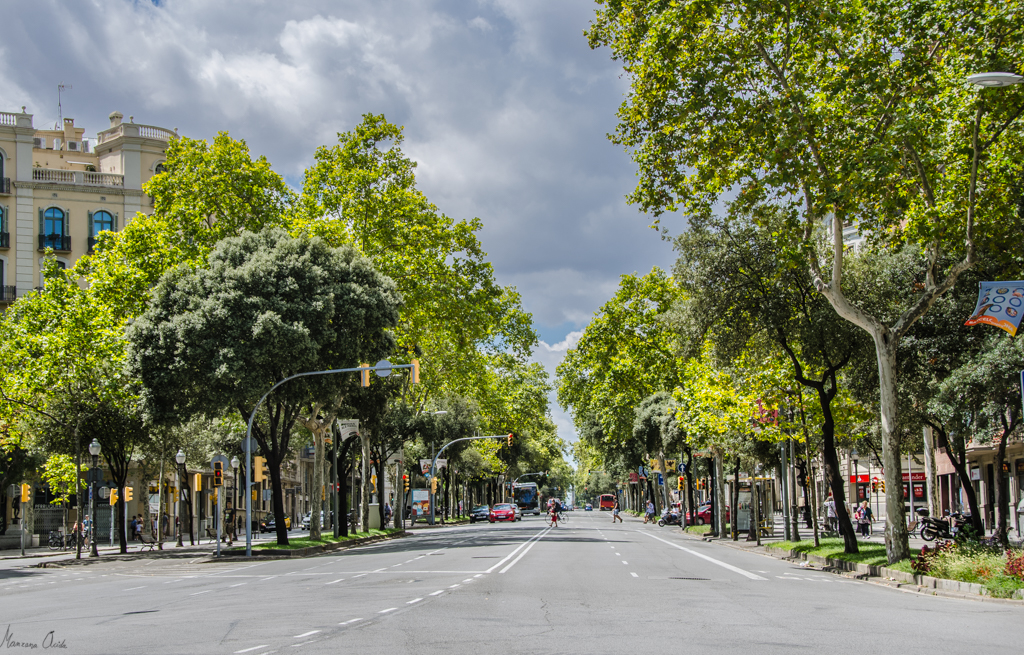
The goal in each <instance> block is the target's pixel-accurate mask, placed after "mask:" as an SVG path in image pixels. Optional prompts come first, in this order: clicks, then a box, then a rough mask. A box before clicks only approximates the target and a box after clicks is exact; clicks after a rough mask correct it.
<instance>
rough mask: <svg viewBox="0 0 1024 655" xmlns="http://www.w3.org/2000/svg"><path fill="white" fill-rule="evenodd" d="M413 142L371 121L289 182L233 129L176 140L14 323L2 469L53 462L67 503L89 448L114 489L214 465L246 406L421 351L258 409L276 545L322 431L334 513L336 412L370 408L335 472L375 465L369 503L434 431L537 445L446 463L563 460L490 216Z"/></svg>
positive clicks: (6, 344) (233, 440) (532, 338)
mask: <svg viewBox="0 0 1024 655" xmlns="http://www.w3.org/2000/svg"><path fill="white" fill-rule="evenodd" d="M401 143H402V133H401V129H400V128H399V127H397V126H395V125H392V124H390V123H388V122H387V121H386V120H385V119H384V117H383V116H374V115H366V116H364V119H363V121H362V123H361V124H360V125H358V126H357V127H356V128H355V129H354V130H352V131H351V132H346V133H342V134H339V141H338V144H337V145H335V146H333V147H322V148H320V149H318V150H317V151H316V154H315V157H314V164H313V165H312V166H311V167H310V168H309V169H308V170H307V171H306V174H305V176H304V178H303V183H302V188H301V190H300V191H295V190H293V189H291V188H290V187H289V186H288V185H287V184H285V182H284V180H283V179H282V178H281V177H280V176H279V175H278V174H277V173H275V172H274V171H273V170H272V168H271V167H270V164H269V162H268V161H267V160H266V159H265V158H262V157H261V158H256V159H254V158H252V157H251V156H250V154H249V151H248V149H247V147H246V145H245V143H244V142H242V141H237V140H233V139H231V138H230V137H229V136H228V135H227V134H226V133H222V134H220V135H218V136H217V137H216V138H215V139H214V140H213V141H212V142H211V143H207V142H205V141H197V140H191V139H187V138H180V139H179V138H176V139H173V140H172V141H171V142H170V144H169V145H168V149H167V153H166V157H167V158H166V161H165V162H164V165H163V172H162V173H160V174H158V175H156V176H154V177H153V178H152V179H151V180H150V181H149V182H148V183H147V185H146V187H145V191H146V193H147V194H149V196H150V197H151V198H152V199H153V212H152V214H150V215H143V214H139V215H137V216H136V217H135V218H134V219H133V220H132V221H130V222H129V223H128V224H127V225H126V226H125V228H124V229H123V230H122V231H121V232H118V233H113V232H104V233H101V234H100V236H99V239H98V243H97V245H96V247H95V251H94V253H92V254H91V255H89V256H84V257H82V258H81V259H79V260H78V262H77V263H76V264H75V266H74V267H73V268H71V269H70V270H64V269H62V268H61V267H59V266H58V265H57V262H56V261H55V260H54V259H53V258H47V259H46V263H45V272H44V275H45V282H46V283H45V286H44V288H43V289H41V290H38V291H35V292H32V293H29V294H27V295H26V296H25V297H23V298H20V299H19V300H18V301H17V302H15V303H14V304H13V305H12V306H11V308H10V309H9V310H8V311H7V312H6V313H5V314H4V315H3V317H2V319H0V352H2V355H3V357H2V361H3V365H2V368H0V394H2V396H3V404H2V407H0V410H2V417H0V418H2V421H3V423H2V432H0V433H2V434H3V440H2V441H0V450H2V453H3V459H0V467H2V469H0V477H2V478H4V480H8V479H10V480H15V479H20V478H22V477H24V476H26V475H27V474H28V473H27V472H30V471H31V470H32V468H34V467H36V466H39V465H41V464H42V463H49V464H47V465H45V466H43V468H44V470H53V471H58V470H59V471H61V473H60V475H57V474H56V473H55V474H54V475H51V476H50V477H49V478H47V479H46V480H45V481H46V482H47V483H48V485H49V487H50V489H51V490H56V489H66V491H67V492H66V493H65V494H63V496H62V498H64V499H66V498H68V497H69V496H70V495H72V494H74V493H75V492H76V491H78V490H79V484H80V482H77V481H79V480H81V479H82V477H81V471H82V469H83V466H82V462H81V455H82V452H83V449H84V448H85V446H87V444H88V443H89V442H91V440H92V439H93V438H96V439H98V440H99V441H100V443H101V445H102V447H103V448H102V457H103V458H104V460H105V462H106V464H107V468H108V470H109V472H110V478H111V479H112V480H113V482H114V483H115V484H116V485H117V486H124V484H125V481H126V479H127V476H128V470H129V467H138V468H140V469H145V470H142V471H141V477H142V478H143V479H144V480H148V479H152V478H156V477H157V476H158V475H159V476H161V477H162V476H163V473H164V470H165V469H164V467H165V465H166V466H168V467H170V466H173V465H172V464H171V463H170V462H171V461H172V459H173V456H174V453H175V452H177V450H178V449H179V448H180V449H183V450H184V451H185V453H186V455H187V457H188V464H189V465H191V466H192V467H198V468H204V467H205V466H207V464H208V462H209V461H210V456H211V455H212V454H214V453H217V452H221V453H226V454H227V455H228V456H230V455H232V454H238V453H240V452H241V446H240V442H241V436H242V434H244V430H245V423H246V422H247V420H248V418H249V415H250V413H251V412H252V411H253V408H254V407H255V406H256V404H257V402H258V401H259V400H260V398H261V397H262V396H263V395H264V394H265V393H266V392H267V391H268V390H269V389H270V388H271V387H273V386H274V385H275V384H276V383H278V382H280V381H281V380H284V379H285V378H287V377H289V376H291V375H294V374H296V373H300V372H305V371H315V370H325V369H333V368H347V367H354V366H358V365H359V364H360V363H363V362H370V363H373V362H376V361H377V360H379V359H383V358H385V357H387V358H389V359H391V360H393V361H395V363H408V362H409V361H410V360H411V359H413V358H418V359H419V360H420V362H422V364H421V366H422V373H421V376H422V384H419V385H410V384H409V379H408V376H394V377H392V378H388V379H378V378H376V376H374V380H375V381H374V382H373V383H372V384H371V385H370V386H369V387H368V388H361V387H360V386H359V385H358V380H357V378H356V376H354V375H352V376H340V375H332V376H314V377H305V378H301V379H298V380H295V381H291V382H288V383H287V384H285V385H282V386H281V387H279V388H278V389H277V390H275V391H274V392H273V393H272V394H270V395H269V396H268V397H267V399H266V402H265V403H264V404H263V405H262V406H261V407H260V409H259V411H258V412H257V418H256V421H255V423H254V425H253V437H254V438H255V440H256V442H257V443H258V446H259V452H258V453H257V454H260V455H262V456H263V457H264V458H266V460H267V464H268V466H269V471H270V481H271V486H272V489H273V498H274V500H273V509H274V515H275V518H276V522H277V538H278V542H279V543H282V544H283V543H287V540H288V536H287V531H286V528H285V521H284V506H283V499H284V494H283V493H282V486H281V484H282V468H283V467H285V466H286V465H288V463H289V462H292V461H294V459H295V458H296V454H297V450H298V447H302V446H306V445H307V444H310V443H312V445H313V447H314V453H315V457H314V459H315V465H314V483H313V484H312V485H311V493H312V496H313V506H314V507H319V506H321V504H322V501H323V498H322V497H321V494H322V482H323V479H324V478H323V475H324V473H325V471H326V467H327V462H326V457H325V453H326V447H325V446H326V444H327V442H328V441H329V440H330V439H331V437H332V434H331V433H332V430H333V426H334V425H335V424H336V422H335V419H336V418H358V419H360V422H361V432H362V439H363V443H362V444H361V445H362V446H363V448H352V447H351V443H349V444H346V445H345V447H344V448H343V450H342V455H343V457H342V463H341V464H340V465H339V473H340V474H341V475H345V473H346V471H350V470H351V467H352V466H353V465H355V464H356V462H361V463H362V464H361V465H362V480H363V485H364V487H363V496H364V498H365V497H367V496H368V495H369V491H370V480H369V478H370V475H369V474H370V467H375V469H374V470H375V472H376V474H377V476H378V478H379V479H381V480H383V479H384V476H385V475H386V471H385V470H384V469H383V467H382V466H381V463H382V462H385V461H387V459H388V457H389V456H390V455H391V454H393V453H395V452H396V451H397V450H399V449H400V448H402V447H405V448H406V451H407V460H410V461H415V460H414V459H413V458H414V457H415V455H416V454H417V453H418V452H419V453H422V452H424V451H425V449H426V448H427V446H426V444H428V443H429V442H431V441H434V442H435V443H436V444H437V445H438V446H439V445H440V443H441V442H443V441H445V440H447V439H450V438H455V437H459V436H467V435H470V434H474V433H477V432H482V433H485V434H487V433H490V434H496V433H502V432H513V431H514V432H516V433H517V434H519V435H521V436H520V439H518V440H517V444H516V446H515V447H514V448H513V449H511V450H510V449H508V448H505V449H499V448H498V446H497V444H475V445H470V446H467V447H464V448H461V449H458V450H456V451H454V452H451V453H449V455H448V456H449V461H450V462H451V467H450V470H458V471H460V473H461V475H462V480H464V481H465V480H482V479H487V478H490V477H492V476H495V475H498V474H506V475H507V474H510V473H514V472H515V471H517V470H519V469H522V470H523V471H526V470H530V468H533V470H537V469H536V467H542V468H546V469H558V468H559V467H562V468H564V467H565V464H564V461H563V460H562V443H561V442H560V441H559V439H558V438H557V435H556V433H555V429H554V425H553V423H552V421H551V420H550V417H549V412H548V407H547V400H546V397H547V392H548V390H549V388H550V383H549V381H548V379H547V376H546V374H545V373H544V371H543V369H542V368H540V367H539V366H538V365H531V364H529V363H528V362H527V358H528V356H529V353H530V351H531V349H532V347H533V346H534V345H535V343H536V335H535V333H534V331H533V328H532V319H531V317H530V316H529V315H528V314H527V313H525V312H524V311H523V310H522V308H521V305H520V300H519V296H518V294H517V292H516V291H515V289H514V288H509V287H502V286H500V285H498V284H497V283H496V282H495V280H494V275H493V270H492V267H491V264H490V263H489V262H487V260H486V254H485V253H484V252H483V250H482V248H481V247H480V244H479V241H478V240H477V236H476V233H477V232H478V231H479V229H480V228H481V225H482V224H481V222H480V220H479V219H473V220H469V221H455V220H453V219H451V218H449V217H447V216H445V215H444V214H442V213H441V212H440V211H439V210H438V209H437V208H436V207H435V206H433V205H432V204H430V203H429V202H428V200H427V199H426V197H425V196H424V195H423V193H422V192H420V191H419V190H418V189H417V188H416V182H415V175H414V169H415V162H413V161H412V160H410V159H409V158H408V157H406V156H405V155H404V153H403V152H402V150H401ZM442 409H443V410H446V411H447V414H443V415H435V414H434V413H433V412H434V411H436V410H442ZM57 462H64V463H65V464H67V463H68V462H73V464H74V465H73V466H69V465H65V466H63V467H58V466H56V463H57ZM393 475H394V474H393V473H392V476H393ZM186 483H187V481H183V486H184V484H186ZM392 484H393V486H392V488H396V487H398V486H400V485H399V484H398V481H396V480H392ZM186 490H187V486H186ZM82 496H83V494H78V497H79V504H81V498H82ZM365 507H366V504H365V502H364V511H363V515H362V517H361V518H362V522H363V525H366V524H367V519H368V517H367V515H366V510H365ZM122 510H123V508H122ZM119 515H121V516H123V511H121V512H119ZM313 523H314V525H315V526H316V527H315V529H314V538H316V537H317V536H318V534H317V530H319V525H318V524H317V522H316V521H314V522H313ZM121 532H122V533H123V531H121ZM124 547H125V544H124V543H123V538H122V548H124Z"/></svg>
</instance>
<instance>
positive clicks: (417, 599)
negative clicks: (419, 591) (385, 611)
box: [405, 598, 423, 605]
mask: <svg viewBox="0 0 1024 655" xmlns="http://www.w3.org/2000/svg"><path fill="white" fill-rule="evenodd" d="M421 600H423V599H422V598H413V599H412V600H407V601H405V604H406V605H412V604H413V603H418V602H420V601H421Z"/></svg>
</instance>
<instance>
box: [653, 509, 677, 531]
mask: <svg viewBox="0 0 1024 655" xmlns="http://www.w3.org/2000/svg"><path fill="white" fill-rule="evenodd" d="M679 521H680V515H679V514H674V513H672V512H669V513H667V514H662V515H661V518H659V519H658V527H661V528H663V527H665V526H666V525H680V523H679Z"/></svg>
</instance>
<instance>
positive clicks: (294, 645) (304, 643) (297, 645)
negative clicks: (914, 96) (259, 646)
mask: <svg viewBox="0 0 1024 655" xmlns="http://www.w3.org/2000/svg"><path fill="white" fill-rule="evenodd" d="M314 641H316V639H310V640H309V641H304V642H302V643H301V644H292V648H298V647H299V646H305V645H306V644H311V643H313V642H314ZM262 655H267V654H266V653H262Z"/></svg>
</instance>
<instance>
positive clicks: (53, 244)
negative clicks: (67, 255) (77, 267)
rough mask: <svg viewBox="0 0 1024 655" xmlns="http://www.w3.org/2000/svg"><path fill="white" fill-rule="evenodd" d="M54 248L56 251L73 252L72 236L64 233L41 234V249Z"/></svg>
mask: <svg viewBox="0 0 1024 655" xmlns="http://www.w3.org/2000/svg"><path fill="white" fill-rule="evenodd" d="M47 248H53V251H54V252H71V237H69V236H66V235H63V234H40V235H39V250H46V249H47Z"/></svg>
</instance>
